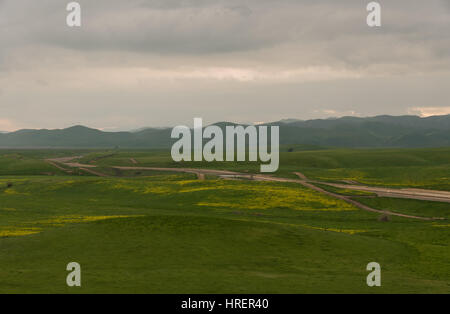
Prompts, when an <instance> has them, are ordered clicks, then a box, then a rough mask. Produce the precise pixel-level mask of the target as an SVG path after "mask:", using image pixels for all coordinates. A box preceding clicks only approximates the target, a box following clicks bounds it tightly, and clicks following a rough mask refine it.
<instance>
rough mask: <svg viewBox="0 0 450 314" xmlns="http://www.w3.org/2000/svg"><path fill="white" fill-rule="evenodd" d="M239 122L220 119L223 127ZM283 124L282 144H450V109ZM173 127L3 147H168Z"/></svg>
mask: <svg viewBox="0 0 450 314" xmlns="http://www.w3.org/2000/svg"><path fill="white" fill-rule="evenodd" d="M229 124H234V123H227V122H219V123H216V125H218V126H219V127H221V128H224V127H225V126H226V125H229ZM266 125H269V126H270V125H279V126H280V144H285V145H294V144H302V145H315V146H333V147H441V146H450V115H446V116H432V117H428V118H420V117H417V116H376V117H369V118H358V117H342V118H335V119H316V120H306V121H303V120H296V119H286V120H282V121H278V122H273V123H268V124H266ZM171 131H172V129H171V128H142V129H138V130H136V131H131V132H103V131H100V130H96V129H91V128H87V127H84V126H73V127H70V128H67V129H59V130H45V129H44V130H19V131H16V132H10V133H3V134H0V147H2V148H113V147H120V148H168V147H170V146H171V145H172V143H173V142H174V140H173V139H171V138H170V134H171Z"/></svg>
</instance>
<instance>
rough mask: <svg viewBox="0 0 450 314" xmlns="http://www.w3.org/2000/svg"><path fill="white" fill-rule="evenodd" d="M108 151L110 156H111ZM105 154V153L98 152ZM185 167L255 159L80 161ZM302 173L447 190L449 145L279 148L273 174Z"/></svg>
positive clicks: (237, 165)
mask: <svg viewBox="0 0 450 314" xmlns="http://www.w3.org/2000/svg"><path fill="white" fill-rule="evenodd" d="M111 154H112V156H111ZM102 156H103V157H104V156H107V157H106V158H100V159H98V158H99V157H102ZM130 158H134V159H135V160H136V161H138V165H139V166H146V167H190V168H210V169H225V170H234V171H242V172H244V171H246V172H251V173H258V172H259V170H260V163H259V162H179V163H177V162H174V161H172V159H171V157H170V152H168V151H143V150H141V151H120V150H117V151H105V152H96V153H92V154H87V155H86V156H85V157H84V158H83V159H82V160H81V161H82V162H85V163H89V162H91V163H93V164H97V165H101V166H109V167H110V166H136V165H135V164H133V163H132V161H131V160H130ZM296 171H300V172H303V173H304V174H305V175H306V176H307V177H309V178H310V179H316V180H321V181H329V182H335V181H341V180H353V181H357V182H360V183H364V184H369V185H377V186H390V187H415V188H428V189H436V190H447V191H450V148H434V149H328V150H325V149H320V150H305V151H295V152H292V153H288V152H285V151H283V150H282V151H281V152H280V167H279V170H278V171H277V173H276V175H278V176H283V177H291V178H295V177H296V176H295V175H294V174H292V173H293V172H296Z"/></svg>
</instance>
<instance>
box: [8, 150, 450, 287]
mask: <svg viewBox="0 0 450 314" xmlns="http://www.w3.org/2000/svg"><path fill="white" fill-rule="evenodd" d="M75 155H85V157H83V158H82V159H80V160H79V161H80V162H83V163H87V164H93V165H98V166H100V167H99V168H98V169H96V171H101V172H103V173H105V174H108V175H110V176H111V177H106V178H100V177H95V176H92V175H90V174H88V173H82V172H80V173H74V174H73V175H68V174H67V173H64V172H63V171H58V169H57V168H55V167H52V166H51V165H49V164H47V163H46V162H45V161H43V160H44V159H45V158H49V157H62V156H75ZM449 161H450V149H448V148H446V149H433V150H420V149H414V150H317V151H311V150H306V151H298V152H297V151H294V152H292V153H287V152H284V153H282V155H281V167H280V171H279V173H278V174H276V175H279V176H294V175H293V174H292V173H291V172H293V171H301V172H303V173H304V174H306V175H307V176H308V177H311V178H318V179H321V180H324V181H340V180H355V181H359V182H364V183H370V184H378V185H391V186H412V187H432V188H435V189H438V188H439V189H447V190H448V189H449V188H450V186H449V182H448V178H449V177H450V173H449V169H450V165H449ZM30 165H32V166H30ZM118 165H123V166H154V167H174V166H178V167H180V166H184V167H211V168H218V169H219V168H227V169H233V170H239V171H249V172H251V171H257V169H258V167H259V166H258V164H248V163H242V164H236V163H224V164H206V163H192V164H189V163H184V164H181V165H180V164H174V163H173V162H172V161H171V160H170V156H169V155H168V153H167V152H165V151H121V150H111V151H57V150H54V151H45V150H43V151H34V150H29V151H0V173H1V176H0V247H1V250H0V292H4V293H15V292H24V293H31V292H44V293H48V292H61V293H90V292H93V293H105V292H112V293H119V292H129V293H133V292H144V293H283V292H284V293H308V292H309V293H314V292H325V293H343V292H354V293H431V292H435V293H449V292H450V250H449V249H448V244H449V239H450V233H449V230H450V229H449V228H450V225H449V222H448V220H444V221H436V222H433V221H420V220H413V219H406V218H401V217H390V221H388V222H381V221H379V220H378V219H379V216H380V215H379V214H375V213H370V212H366V211H362V210H359V209H357V208H355V207H353V206H351V205H349V204H347V203H345V202H343V201H340V200H336V199H334V198H331V197H328V196H325V195H323V194H321V193H318V192H315V191H312V190H309V189H307V188H305V187H302V186H301V185H298V184H294V183H274V182H255V181H248V180H246V181H224V180H218V179H217V178H215V177H209V176H208V177H207V179H208V180H205V181H199V180H197V178H196V176H195V175H190V174H171V173H162V172H153V171H134V170H129V171H115V170H114V169H113V168H112V167H111V166H118ZM377 169H378V171H377ZM47 172H48V173H47ZM44 173H47V175H44ZM50 173H51V174H52V175H49V174H50ZM81 174H83V175H81ZM334 192H338V193H344V194H345V192H346V191H339V190H335V191H334ZM355 199H358V200H359V201H360V202H364V203H366V204H369V205H370V206H373V207H375V208H379V209H388V210H391V211H394V212H399V213H406V214H414V215H420V216H425V217H433V216H440V217H446V218H450V217H449V215H450V212H449V205H448V204H444V203H437V202H425V201H413V200H405V199H402V200H399V199H387V198H367V197H355ZM72 261H76V262H78V263H80V264H81V268H82V287H81V288H68V287H67V286H66V283H65V278H66V275H67V274H68V272H67V271H66V270H65V268H66V265H67V264H68V263H69V262H72ZM372 261H376V262H378V263H380V264H381V267H382V287H380V288H369V287H367V285H366V283H365V281H366V276H367V274H368V272H367V271H366V270H365V267H366V265H367V263H369V262H372Z"/></svg>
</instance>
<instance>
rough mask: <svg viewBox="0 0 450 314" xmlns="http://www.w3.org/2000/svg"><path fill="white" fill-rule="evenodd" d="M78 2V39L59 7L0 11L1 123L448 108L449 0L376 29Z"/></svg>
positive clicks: (338, 15) (14, 0) (28, 1)
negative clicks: (79, 9) (79, 25)
mask: <svg viewBox="0 0 450 314" xmlns="http://www.w3.org/2000/svg"><path fill="white" fill-rule="evenodd" d="M68 2H69V1H67V3H68ZM78 2H79V3H80V4H81V6H82V27H81V28H78V29H77V28H69V27H67V26H66V24H65V20H66V15H67V13H68V12H66V10H65V6H66V4H67V3H66V2H65V1H60V0H40V1H32V0H0V43H1V45H0V102H1V104H2V105H1V106H0V119H1V120H0V121H16V122H14V123H15V125H17V127H19V125H20V126H23V125H26V126H29V127H62V126H66V125H69V124H73V123H82V124H91V125H92V126H95V127H111V126H112V125H114V124H115V126H116V127H117V128H118V129H120V128H127V127H130V128H133V127H137V126H140V125H161V124H164V125H173V124H176V123H181V122H185V121H190V120H192V118H193V117H194V116H203V117H204V118H205V119H206V120H210V121H211V122H212V121H218V120H236V121H270V120H276V119H278V118H287V117H295V118H311V117H319V116H327V115H329V114H330V113H333V112H334V113H336V114H339V113H344V112H354V113H358V114H360V115H371V114H382V113H390V114H403V113H408V112H411V110H412V109H411V108H425V107H437V108H440V107H443V108H445V107H448V105H449V104H448V99H449V96H450V94H449V91H448V88H442V89H441V88H440V86H445V85H447V86H448V85H449V84H450V34H449V32H448V30H449V29H450V1H448V0H429V1H426V2H425V1H421V0H398V1H390V2H383V3H382V23H383V24H382V27H381V28H378V29H374V28H369V27H368V26H367V25H366V22H365V21H366V15H367V12H366V8H365V5H366V3H365V2H364V1H360V0H348V1H333V0H314V1H313V0H306V1H298V0H280V1H272V0H241V1H238V0H154V1H152V0H148V1H144V0H129V1H119V0H96V1H88V0H80V1H78ZM338 88H340V89H338ZM365 96H366V97H365ZM430 96H432V97H430ZM319 100H320V101H319ZM436 112H440V111H439V110H437V111H436ZM11 123H12V122H10V124H8V128H14V126H13V125H12V124H11ZM3 125H6V123H3ZM1 127H2V125H0V129H1Z"/></svg>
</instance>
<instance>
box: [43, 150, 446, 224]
mask: <svg viewBox="0 0 450 314" xmlns="http://www.w3.org/2000/svg"><path fill="white" fill-rule="evenodd" d="M76 158H80V157H79V156H77V157H65V158H54V159H47V162H49V163H51V164H53V165H54V166H56V167H58V168H60V166H58V165H57V164H56V163H61V164H63V165H65V166H67V167H72V168H80V169H82V170H84V171H86V172H90V173H92V174H95V175H98V176H106V175H104V174H101V173H99V172H96V171H94V170H91V169H87V168H95V167H97V166H95V165H85V164H80V163H74V162H70V161H72V160H74V159H76ZM112 168H113V169H119V170H153V171H168V172H183V173H192V174H195V175H197V178H198V179H199V180H204V179H205V176H206V175H216V176H223V177H225V178H234V179H250V180H256V181H271V182H291V183H299V184H301V185H303V186H305V187H307V188H310V189H312V190H315V191H317V192H320V193H323V194H326V195H329V196H332V197H334V198H337V199H341V200H343V201H345V202H348V203H350V204H352V205H354V206H356V207H358V208H360V209H363V210H367V211H370V212H374V213H379V214H385V215H392V216H398V217H404V218H412V219H420V220H443V219H445V218H440V217H433V218H428V217H419V216H412V215H405V214H400V213H395V212H391V211H384V210H378V209H375V208H371V207H369V206H367V205H364V204H361V203H359V202H358V201H355V200H353V199H351V198H350V197H349V196H344V195H341V194H336V193H332V192H329V191H325V190H324V189H321V188H319V187H317V186H315V185H314V183H316V184H324V185H329V186H333V187H336V188H342V189H350V190H359V191H367V192H373V193H376V194H377V195H378V196H384V197H394V198H408V199H418V200H428V201H438V202H447V203H450V192H447V191H435V190H422V189H389V188H381V187H371V186H365V185H351V184H339V183H329V182H322V181H316V180H309V179H308V178H307V177H306V176H305V175H304V174H302V173H301V172H294V174H295V175H297V176H298V177H299V179H290V178H280V177H274V176H271V175H258V174H245V173H239V172H234V171H227V170H214V169H197V168H159V167H120V166H116V167H112Z"/></svg>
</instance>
